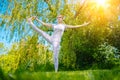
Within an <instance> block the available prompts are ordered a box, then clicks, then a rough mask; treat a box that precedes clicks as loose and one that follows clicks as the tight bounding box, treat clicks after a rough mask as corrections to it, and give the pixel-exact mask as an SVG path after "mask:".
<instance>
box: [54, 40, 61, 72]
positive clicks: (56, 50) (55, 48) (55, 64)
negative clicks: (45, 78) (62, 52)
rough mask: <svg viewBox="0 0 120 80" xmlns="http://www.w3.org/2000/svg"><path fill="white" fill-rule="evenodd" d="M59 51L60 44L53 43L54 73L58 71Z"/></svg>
mask: <svg viewBox="0 0 120 80" xmlns="http://www.w3.org/2000/svg"><path fill="white" fill-rule="evenodd" d="M59 49H60V42H53V52H54V55H53V57H54V67H55V72H57V71H58V64H59V63H58V55H59Z"/></svg>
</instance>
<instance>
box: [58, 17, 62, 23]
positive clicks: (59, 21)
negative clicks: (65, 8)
mask: <svg viewBox="0 0 120 80" xmlns="http://www.w3.org/2000/svg"><path fill="white" fill-rule="evenodd" d="M57 21H58V23H62V22H63V16H62V15H59V16H57Z"/></svg>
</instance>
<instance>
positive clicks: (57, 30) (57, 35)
mask: <svg viewBox="0 0 120 80" xmlns="http://www.w3.org/2000/svg"><path fill="white" fill-rule="evenodd" d="M65 28H66V26H65V24H56V25H53V30H54V31H53V35H52V40H53V41H56V42H60V41H61V38H62V35H63V33H64V30H65Z"/></svg>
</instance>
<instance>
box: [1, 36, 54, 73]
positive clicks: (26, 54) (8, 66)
mask: <svg viewBox="0 0 120 80" xmlns="http://www.w3.org/2000/svg"><path fill="white" fill-rule="evenodd" d="M37 39H38V38H37V37H36V36H35V37H29V38H28V40H27V41H24V40H22V41H21V42H20V43H19V45H18V44H14V45H13V46H12V48H11V50H10V51H9V52H8V54H5V55H1V56H0V57H1V58H0V65H1V68H2V69H3V70H4V71H5V72H6V73H14V72H22V71H38V70H41V71H44V70H52V69H53V60H52V52H51V51H49V50H48V48H47V47H45V46H43V45H41V44H39V43H38V42H37Z"/></svg>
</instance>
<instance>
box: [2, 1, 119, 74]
mask: <svg viewBox="0 0 120 80" xmlns="http://www.w3.org/2000/svg"><path fill="white" fill-rule="evenodd" d="M92 1H93V0H92ZM92 1H91V0H84V1H82V0H32V1H31V0H9V5H8V10H7V11H6V13H5V14H2V15H0V18H2V21H1V25H3V24H4V25H5V27H6V30H7V28H8V29H10V31H11V35H10V37H11V39H12V38H15V37H21V38H24V36H27V35H28V34H29V33H30V29H29V27H28V25H27V23H26V18H28V17H30V16H34V15H35V16H38V18H39V19H42V20H43V21H45V22H49V23H51V22H53V23H56V16H57V15H58V14H63V15H64V17H65V19H64V23H65V24H70V25H79V24H82V23H83V22H85V21H86V22H90V24H89V25H88V26H85V27H81V28H77V29H66V31H65V33H64V35H63V39H62V43H61V46H62V47H61V51H60V56H59V57H60V70H80V69H89V68H92V67H93V66H95V67H98V68H109V69H110V68H113V67H114V66H116V64H117V65H118V66H120V64H119V60H120V59H119V58H116V57H115V54H116V52H114V50H115V49H117V50H118V52H117V53H118V56H119V55H120V54H119V51H120V43H119V39H120V38H119V35H120V34H119V29H120V24H119V22H120V21H119V20H118V16H119V15H120V7H119V5H120V1H119V0H116V1H113V0H107V1H108V2H107V4H106V5H105V6H98V5H97V4H96V3H94V2H92ZM36 25H38V23H37V22H36ZM111 26H112V27H111ZM2 27H3V26H2ZM40 27H42V28H41V29H44V27H43V26H41V25H40ZM44 30H45V31H49V29H46V28H45V29H44ZM32 34H33V36H32V37H30V38H28V39H27V41H26V40H21V41H20V43H19V44H18V45H17V44H16V45H14V46H13V47H12V48H11V50H10V52H8V54H6V55H2V56H1V57H2V58H0V64H1V65H4V66H6V67H5V68H3V70H5V72H9V71H10V72H11V71H13V72H15V71H16V72H22V71H26V70H28V71H38V70H39V69H40V70H47V69H48V68H49V67H50V69H48V71H49V70H52V69H53V67H52V66H51V64H53V63H52V58H51V57H52V54H51V51H50V52H49V51H48V49H47V48H46V47H44V46H43V45H39V44H38V40H39V39H38V35H37V36H36V33H32ZM30 35H31V34H30ZM106 42H107V43H108V44H107V45H106V44H104V43H106ZM41 53H44V54H41ZM16 55H17V56H16ZM11 60H12V61H11ZM103 63H104V66H102V65H103ZM110 65H112V66H110ZM11 66H12V67H11ZM43 66H44V67H43ZM48 66H49V67H48ZM2 67H3V66H2ZM95 67H94V68H95Z"/></svg>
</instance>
